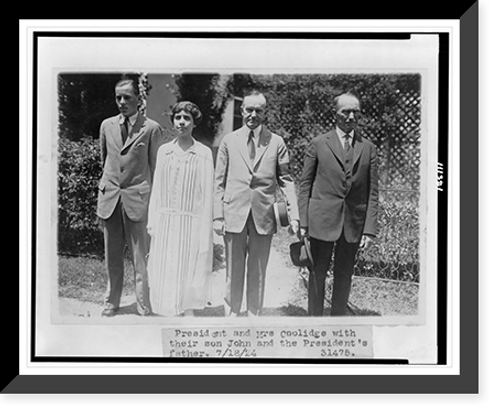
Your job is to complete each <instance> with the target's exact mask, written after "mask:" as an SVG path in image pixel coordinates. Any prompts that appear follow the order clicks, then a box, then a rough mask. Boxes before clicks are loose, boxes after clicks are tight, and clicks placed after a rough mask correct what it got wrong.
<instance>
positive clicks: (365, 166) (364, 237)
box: [299, 93, 378, 316]
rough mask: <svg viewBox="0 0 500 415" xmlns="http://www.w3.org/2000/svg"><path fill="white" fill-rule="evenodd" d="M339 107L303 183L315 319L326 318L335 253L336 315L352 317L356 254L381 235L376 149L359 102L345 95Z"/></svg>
mask: <svg viewBox="0 0 500 415" xmlns="http://www.w3.org/2000/svg"><path fill="white" fill-rule="evenodd" d="M334 104H335V116H334V118H335V124H336V126H335V128H334V129H333V130H332V131H330V132H328V133H326V134H322V135H320V136H318V137H316V138H314V139H313V140H312V141H311V143H310V145H309V148H308V150H307V153H306V157H305V161H304V167H303V171H302V177H301V180H300V185H299V213H300V224H301V233H302V234H303V235H306V234H307V235H309V237H310V244H311V254H312V257H313V261H314V272H313V273H311V278H310V280H309V288H308V290H309V293H308V294H309V304H308V314H309V315H311V316H321V315H323V300H324V290H325V278H326V274H327V271H328V268H329V267H330V262H331V257H332V252H333V250H334V249H335V251H334V264H333V292H332V308H331V315H332V316H339V315H345V314H346V311H347V302H348V299H349V293H350V288H351V280H352V275H353V272H354V265H355V256H356V252H357V251H358V249H359V248H366V247H368V246H369V245H370V244H371V243H372V241H373V239H374V238H375V237H376V233H377V211H378V173H377V152H376V147H375V145H374V144H372V143H371V142H369V141H368V140H366V139H365V138H363V137H361V135H360V134H359V133H358V132H357V131H356V126H357V122H358V118H359V115H360V102H359V100H358V98H357V97H355V96H354V95H352V94H350V93H347V94H342V95H340V96H338V97H336V98H335V100H334Z"/></svg>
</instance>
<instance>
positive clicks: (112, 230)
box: [103, 200, 151, 315]
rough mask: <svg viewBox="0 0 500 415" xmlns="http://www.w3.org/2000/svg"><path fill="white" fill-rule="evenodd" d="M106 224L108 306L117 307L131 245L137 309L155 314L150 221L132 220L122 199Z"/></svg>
mask: <svg viewBox="0 0 500 415" xmlns="http://www.w3.org/2000/svg"><path fill="white" fill-rule="evenodd" d="M103 223H104V249H105V263H106V270H107V273H108V286H107V290H106V308H112V309H117V308H119V306H120V299H121V295H122V290H123V276H124V264H123V263H124V253H125V246H127V247H128V249H129V251H130V254H131V257H132V264H133V268H134V274H135V294H136V300H137V312H138V313H139V314H141V315H145V314H150V313H151V305H150V302H149V284H148V274H147V264H146V255H147V253H148V250H149V235H148V233H147V229H146V224H147V222H146V221H140V222H134V221H132V220H130V219H129V218H128V216H127V214H126V212H125V210H124V208H123V204H122V202H121V200H120V201H118V203H117V205H116V208H115V210H114V212H113V214H112V215H111V216H110V217H109V218H108V219H106V220H104V221H103Z"/></svg>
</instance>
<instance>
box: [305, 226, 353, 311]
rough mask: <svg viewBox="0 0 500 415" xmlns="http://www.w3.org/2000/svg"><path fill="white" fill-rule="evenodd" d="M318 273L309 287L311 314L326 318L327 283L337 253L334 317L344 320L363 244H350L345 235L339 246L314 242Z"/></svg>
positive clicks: (336, 242)
mask: <svg viewBox="0 0 500 415" xmlns="http://www.w3.org/2000/svg"><path fill="white" fill-rule="evenodd" d="M310 242H311V255H312V258H313V262H314V272H311V273H310V278H309V286H308V295H309V299H308V314H309V315H310V316H322V315H323V304H324V298H325V279H326V274H327V271H328V268H329V267H330V263H331V258H332V253H333V250H334V249H335V253H334V260H333V287H332V308H331V312H330V314H331V315H332V316H343V315H345V314H346V312H347V301H348V300H349V293H350V291H351V281H352V275H353V273H354V265H355V258H356V252H357V250H358V247H359V242H356V243H348V242H347V241H346V240H345V237H344V233H343V232H342V235H341V236H340V238H339V239H338V240H337V241H335V242H329V241H321V240H319V239H315V238H312V237H311V238H310Z"/></svg>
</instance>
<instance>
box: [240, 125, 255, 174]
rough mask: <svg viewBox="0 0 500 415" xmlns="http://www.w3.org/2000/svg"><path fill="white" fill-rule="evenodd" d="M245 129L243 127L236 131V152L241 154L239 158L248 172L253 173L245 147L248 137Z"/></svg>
mask: <svg viewBox="0 0 500 415" xmlns="http://www.w3.org/2000/svg"><path fill="white" fill-rule="evenodd" d="M245 132H246V129H245V128H244V127H242V128H240V129H239V130H238V131H236V145H237V147H238V151H239V152H240V153H241V157H242V158H243V161H244V162H245V164H246V165H247V167H248V169H249V170H250V171H253V166H252V162H251V160H250V156H249V155H248V147H247V139H248V137H247V136H246V134H245Z"/></svg>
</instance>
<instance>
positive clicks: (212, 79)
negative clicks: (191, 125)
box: [175, 73, 229, 145]
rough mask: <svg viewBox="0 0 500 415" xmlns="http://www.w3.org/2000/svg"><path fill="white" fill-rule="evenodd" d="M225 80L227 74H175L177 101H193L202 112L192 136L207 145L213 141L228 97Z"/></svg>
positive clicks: (226, 79)
mask: <svg viewBox="0 0 500 415" xmlns="http://www.w3.org/2000/svg"><path fill="white" fill-rule="evenodd" d="M227 81H228V77H227V76H223V75H219V74H196V73H192V74H191V73H186V74H182V75H176V76H175V82H176V84H177V101H178V102H179V101H191V102H194V103H195V104H196V105H197V106H198V107H199V108H200V111H201V113H202V114H203V119H202V121H201V123H200V125H198V126H197V127H196V128H195V129H194V131H193V136H194V137H195V138H196V139H197V140H198V141H201V142H203V143H205V144H207V145H211V144H212V143H213V141H214V138H215V136H216V135H217V132H218V129H219V126H220V125H221V122H222V116H223V114H224V110H225V108H226V104H227V101H228V99H229V93H228V89H227V88H226V83H227Z"/></svg>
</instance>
